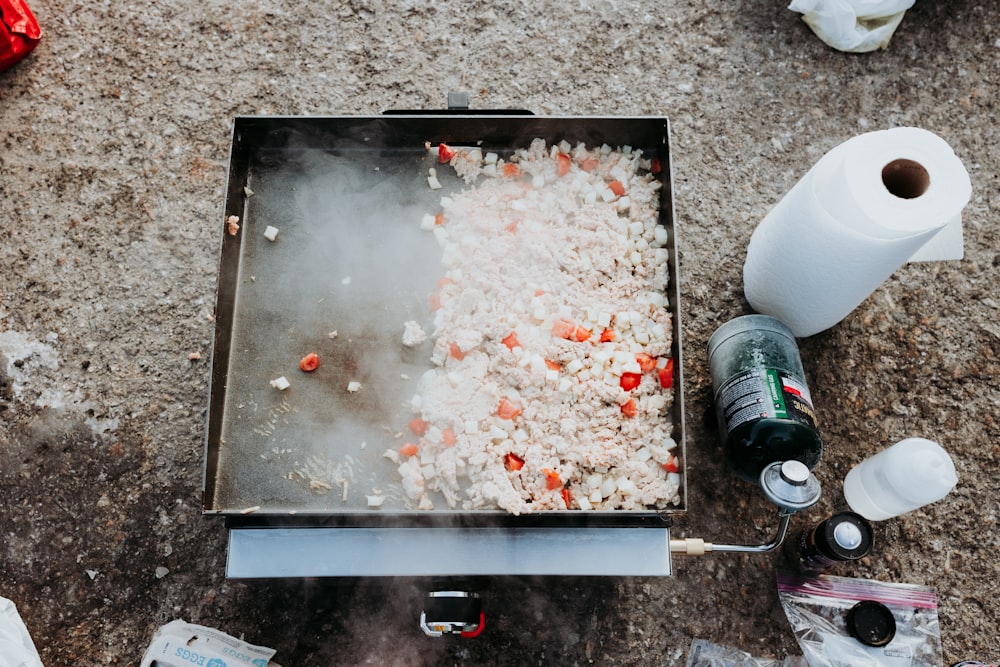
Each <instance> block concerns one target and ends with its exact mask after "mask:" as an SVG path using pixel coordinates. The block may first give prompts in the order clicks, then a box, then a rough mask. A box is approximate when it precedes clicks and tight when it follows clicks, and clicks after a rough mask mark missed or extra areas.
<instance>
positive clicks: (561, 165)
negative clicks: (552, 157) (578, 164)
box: [556, 153, 571, 176]
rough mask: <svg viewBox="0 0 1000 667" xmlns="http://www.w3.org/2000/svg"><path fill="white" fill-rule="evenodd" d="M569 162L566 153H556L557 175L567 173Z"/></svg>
mask: <svg viewBox="0 0 1000 667" xmlns="http://www.w3.org/2000/svg"><path fill="white" fill-rule="evenodd" d="M570 164H571V163H570V159H569V156H568V155H566V154H565V153H560V154H559V155H557V156H556V175H557V176H565V175H566V174H568V173H569V168H570Z"/></svg>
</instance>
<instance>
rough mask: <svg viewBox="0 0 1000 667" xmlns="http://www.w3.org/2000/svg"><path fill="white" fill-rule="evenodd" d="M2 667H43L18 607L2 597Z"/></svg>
mask: <svg viewBox="0 0 1000 667" xmlns="http://www.w3.org/2000/svg"><path fill="white" fill-rule="evenodd" d="M0 667H43V665H42V659H41V658H39V657H38V651H36V650H35V644H34V642H32V641H31V635H29V634H28V628H26V627H24V621H22V620H21V616H20V615H19V614H18V613H17V607H15V606H14V603H13V602H11V601H10V600H8V599H7V598H3V597H0Z"/></svg>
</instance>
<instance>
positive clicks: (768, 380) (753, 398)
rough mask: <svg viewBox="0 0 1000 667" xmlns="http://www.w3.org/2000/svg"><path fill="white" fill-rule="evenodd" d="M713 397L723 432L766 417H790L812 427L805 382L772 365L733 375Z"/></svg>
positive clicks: (814, 424) (810, 400) (813, 424)
mask: <svg viewBox="0 0 1000 667" xmlns="http://www.w3.org/2000/svg"><path fill="white" fill-rule="evenodd" d="M715 400H716V402H717V404H718V406H719V408H720V413H719V414H720V415H721V416H722V421H723V425H724V426H725V428H726V432H727V433H731V432H732V431H734V430H735V429H737V428H738V427H740V426H741V425H743V424H745V423H747V422H750V421H756V420H758V419H766V418H773V419H792V420H794V421H797V422H800V423H802V424H805V425H806V426H809V427H811V428H813V429H815V428H816V412H815V411H814V410H813V405H812V398H811V397H810V396H809V389H808V388H807V387H806V384H805V382H803V381H802V380H799V379H798V378H795V377H793V376H791V375H789V374H788V373H786V372H784V371H781V370H777V369H774V368H755V369H753V370H750V371H747V372H745V373H740V374H739V375H735V376H733V377H732V378H730V380H729V381H728V382H726V384H724V385H722V388H721V389H720V390H719V394H718V396H716V399H715Z"/></svg>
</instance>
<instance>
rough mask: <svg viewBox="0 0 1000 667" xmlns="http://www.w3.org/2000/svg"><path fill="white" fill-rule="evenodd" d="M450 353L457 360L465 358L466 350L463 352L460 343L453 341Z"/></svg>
mask: <svg viewBox="0 0 1000 667" xmlns="http://www.w3.org/2000/svg"><path fill="white" fill-rule="evenodd" d="M448 354H450V355H451V356H452V358H454V359H455V360H456V361H461V360H462V359H465V352H462V348H460V347H459V346H458V343H452V344H451V345H449V346H448Z"/></svg>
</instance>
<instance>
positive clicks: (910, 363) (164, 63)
mask: <svg viewBox="0 0 1000 667" xmlns="http://www.w3.org/2000/svg"><path fill="white" fill-rule="evenodd" d="M30 4H31V7H32V9H33V10H34V12H35V14H36V15H37V17H38V19H39V20H40V22H41V24H42V26H43V28H44V30H45V37H44V40H43V41H42V43H41V44H40V45H39V47H38V48H37V49H36V51H35V52H34V53H33V54H31V55H30V56H29V57H28V58H27V59H26V60H25V61H23V62H21V63H20V64H18V65H17V66H16V67H15V68H14V69H12V70H10V71H8V72H6V73H3V74H0V142H2V143H0V270H2V281H0V354H2V356H3V363H2V364H0V371H2V377H3V382H2V385H0V408H2V411H0V544H2V548H0V595H3V596H6V597H9V598H12V599H13V600H14V601H15V602H16V603H17V605H18V607H19V610H20V612H21V615H22V617H23V618H24V620H25V622H26V624H27V626H28V628H29V630H30V632H31V634H32V637H33V638H34V641H35V643H36V644H37V646H38V648H39V651H40V653H41V656H42V660H43V662H44V663H45V665H50V666H60V665H67V666H69V665H104V664H121V665H125V664H127V665H135V664H137V663H138V661H139V658H140V656H141V654H142V652H143V650H144V648H145V647H146V645H147V644H148V643H149V641H150V638H151V637H152V635H153V633H154V631H155V630H156V628H157V627H159V626H160V625H162V624H164V623H166V622H168V621H170V620H172V619H175V618H184V619H186V620H189V621H193V622H196V623H200V624H204V625H208V626H212V627H216V628H219V629H221V630H224V631H225V632H228V633H231V634H234V635H237V636H241V637H244V638H245V639H247V640H248V641H251V642H253V643H257V644H261V645H265V646H271V647H273V648H276V649H277V650H278V654H277V656H276V660H277V661H278V662H280V663H281V664H283V665H285V666H286V667H288V666H299V665H334V664H338V665H345V664H398V665H424V664H441V665H445V664H448V665H450V664H519V665H520V664H591V663H593V664H604V665H612V664H614V665H676V664H683V662H684V659H685V655H686V653H687V650H688V647H689V645H690V643H691V640H692V639H693V638H703V639H707V640H711V641H713V642H717V643H720V644H725V645H729V646H734V647H739V648H741V649H744V650H746V651H748V652H750V653H752V654H755V655H760V656H768V657H778V658H780V657H783V656H785V655H788V654H797V653H799V649H798V646H797V644H796V641H795V638H794V636H793V634H792V632H791V630H790V628H789V625H788V623H787V621H786V619H785V616H784V613H783V612H782V610H781V607H780V605H779V604H778V600H777V594H776V592H775V574H774V572H775V567H776V566H779V565H780V564H781V557H780V556H777V555H722V554H717V555H713V556H707V557H704V558H695V559H690V560H682V559H678V560H677V562H676V576H674V577H670V578H665V579H659V578H640V579H636V578H621V579H618V578H596V579H578V578H559V577H552V578H496V579H493V580H491V581H490V585H489V589H488V591H487V610H488V614H489V620H488V628H487V630H486V632H485V633H484V634H483V635H482V636H481V637H479V638H477V639H474V640H462V641H451V640H435V639H431V638H427V637H425V636H423V635H422V633H420V631H419V630H418V628H417V624H416V619H417V615H418V613H419V609H420V595H421V593H422V589H421V586H422V582H418V581H411V580H390V581H382V580H379V581H267V582H245V581H231V580H226V578H225V576H224V566H225V553H226V533H225V530H224V528H223V525H222V522H221V521H220V520H218V519H216V518H211V517H203V516H202V515H201V483H202V477H201V475H202V472H201V470H202V448H203V440H204V424H205V413H206V406H207V387H208V374H209V368H208V359H209V358H210V353H211V349H210V348H211V341H212V331H213V324H212V313H213V309H214V300H215V286H216V275H217V274H216V269H217V266H216V262H217V257H218V251H219V244H220V241H221V235H220V230H221V223H222V217H221V216H222V201H223V188H224V184H225V179H226V164H227V159H228V149H229V144H230V131H231V128H232V122H233V120H232V119H233V117H234V116H235V115H255V114H309V115H373V114H377V113H380V112H382V111H383V110H385V109H390V108H440V107H441V106H442V105H443V104H444V102H445V98H446V94H447V92H448V91H468V92H469V93H470V94H471V103H472V105H473V106H474V107H479V108H503V107H518V108H528V109H532V110H534V111H535V112H536V113H539V114H549V115H564V114H565V115H623V116H626V115H654V116H666V117H668V118H669V119H670V121H671V124H672V129H671V131H672V137H671V138H672V149H673V168H674V182H675V185H676V191H675V204H676V210H677V229H678V236H679V244H680V254H681V258H680V271H681V275H682V281H683V285H682V290H681V292H682V293H681V297H682V312H683V317H684V322H685V332H684V335H685V340H684V346H685V353H686V358H685V368H684V371H685V373H686V383H687V386H686V390H687V405H686V409H687V413H688V416H689V424H688V433H687V435H688V460H687V461H686V465H687V477H688V482H689V491H688V494H689V495H688V512H687V514H686V516H684V517H683V518H681V519H680V520H679V521H678V523H677V527H676V529H675V531H674V533H675V535H678V536H698V537H705V538H707V539H711V540H714V541H734V542H739V541H744V542H761V541H765V540H766V539H768V538H769V537H770V536H771V532H772V531H773V528H774V513H773V511H772V509H771V508H770V506H769V505H768V504H767V503H766V501H764V500H763V499H762V498H761V496H760V494H759V492H757V491H755V490H754V489H753V488H752V487H751V486H749V485H747V484H744V483H743V482H740V481H738V480H736V479H735V478H734V477H733V476H732V475H731V474H729V473H728V472H727V471H726V469H725V466H724V464H723V462H722V460H721V455H720V446H719V444H718V439H717V437H716V434H715V433H714V432H713V429H712V428H711V427H710V426H709V422H710V421H711V420H706V419H703V416H704V415H705V414H706V412H707V411H708V410H709V406H710V401H711V383H710V379H709V377H708V363H707V355H706V354H705V346H706V342H707V340H708V337H709V335H710V334H711V333H712V331H714V329H715V328H716V327H717V326H718V325H720V324H721V323H723V322H724V321H726V320H728V319H730V318H732V317H734V316H737V315H741V314H744V313H747V312H749V307H748V306H747V304H746V302H745V300H744V297H743V293H742V273H741V268H742V264H743V258H744V256H745V249H746V246H747V242H748V239H749V237H750V234H751V232H752V231H753V229H754V228H755V226H756V225H757V223H758V222H759V221H760V220H761V219H762V217H763V216H764V215H765V213H766V212H767V211H768V210H769V209H770V208H771V207H772V206H773V205H774V204H775V203H776V202H777V201H778V200H779V199H780V198H781V197H782V196H783V195H784V193H785V192H787V191H788V190H789V189H790V188H791V187H792V185H794V183H795V182H796V181H797V180H798V179H799V178H800V177H801V176H802V175H803V174H804V173H805V171H806V170H807V169H808V168H809V167H810V166H811V165H812V164H814V163H815V162H816V161H817V160H818V159H819V158H820V157H821V156H822V155H823V154H825V153H826V152H827V151H828V150H830V149H831V148H832V147H834V146H835V145H837V144H839V143H841V142H842V141H844V140H846V139H848V138H850V137H852V136H854V135H856V134H859V133H861V132H864V131H867V130H874V129H881V128H888V127H893V126H899V125H915V126H919V127H924V128H926V129H929V130H931V131H933V132H935V133H937V134H939V135H940V136H942V137H943V138H944V139H946V140H947V141H948V142H949V143H950V144H951V146H952V147H953V148H954V149H955V151H956V153H957V154H958V156H959V157H960V158H961V159H962V161H963V162H964V164H965V165H966V166H967V168H968V170H969V173H970V174H971V177H972V182H973V195H972V200H971V201H970V203H969V205H968V207H967V208H966V209H965V213H964V226H965V234H966V236H965V252H966V255H965V259H964V260H962V261H955V262H945V263H920V264H910V265H907V266H905V267H903V268H901V269H900V270H898V271H897V272H896V273H895V274H894V275H893V276H892V277H891V278H890V279H889V280H888V281H886V283H885V284H883V285H882V286H881V287H880V288H879V289H878V290H877V291H876V292H875V293H874V294H872V296H871V297H870V298H868V299H867V300H866V301H864V303H862V304H861V305H860V306H859V307H858V308H857V309H856V310H855V311H854V312H853V313H851V314H850V315H849V316H848V317H847V318H846V319H845V320H844V321H843V322H841V323H840V324H839V325H837V326H835V327H833V328H832V329H830V330H828V331H826V332H823V333H821V334H818V335H816V336H813V337H810V338H807V339H804V340H802V341H800V349H801V353H802V357H803V360H804V363H805V366H806V372H807V376H808V380H809V383H810V387H811V389H812V393H813V399H814V402H815V405H816V408H817V411H818V413H819V415H820V419H821V428H822V433H823V437H824V440H825V443H826V452H825V455H824V460H823V462H822V463H821V464H820V466H819V467H818V468H817V470H816V472H817V475H818V476H819V478H820V480H821V482H822V483H823V484H824V486H825V488H826V493H825V494H824V498H823V500H821V501H820V504H819V505H818V506H817V507H816V508H814V509H812V510H810V511H808V512H806V513H803V514H802V515H801V516H796V517H794V519H793V528H802V527H803V526H804V525H806V524H808V523H810V522H812V521H814V520H818V519H819V518H821V517H822V516H824V514H826V513H828V512H830V511H831V510H833V509H834V508H835V507H839V506H842V498H841V497H840V493H839V488H840V487H839V483H840V480H842V479H843V476H844V475H845V474H846V473H847V471H848V470H849V469H850V468H851V466H852V465H854V464H855V463H857V462H858V461H860V460H862V459H863V458H865V457H866V456H869V455H871V454H873V453H875V452H876V451H878V450H880V449H881V448H883V447H885V446H887V445H889V444H891V443H893V442H896V441H898V440H900V439H902V438H904V437H908V436H924V437H928V438H931V439H936V440H938V441H940V442H941V443H942V444H943V445H944V446H945V448H946V449H948V451H949V452H951V454H952V455H953V457H954V459H955V462H956V466H957V469H958V474H959V477H960V481H959V484H958V487H957V488H956V489H955V490H954V492H953V493H952V494H951V495H949V496H948V497H947V498H946V499H945V500H943V501H941V502H938V503H936V504H933V505H931V506H928V507H926V508H924V509H922V510H920V511H917V512H914V513H911V514H908V515H905V516H903V517H899V518H897V519H894V520H890V521H886V522H883V523H879V524H877V526H876V540H877V546H876V548H875V550H874V551H873V553H872V554H871V555H870V556H869V557H867V558H865V559H864V560H863V561H861V562H860V563H859V564H857V565H855V566H853V567H849V568H845V569H844V570H842V571H840V572H838V573H839V574H842V575H845V576H853V577H862V578H870V579H876V580H879V581H886V582H905V583H914V584H924V585H929V586H932V587H933V588H934V589H935V590H936V592H937V594H938V596H939V605H940V606H939V609H938V612H939V616H940V633H941V640H942V643H943V648H944V657H945V663H946V664H949V663H951V662H952V661H955V660H959V659H963V658H979V659H983V660H993V661H995V660H998V659H1000V640H998V637H1000V612H998V606H997V604H996V600H997V598H998V593H1000V585H998V581H1000V558H998V557H997V554H998V547H1000V540H998V537H997V526H996V521H997V509H998V495H997V479H998V473H997V466H998V458H1000V426H998V418H997V412H998V408H1000V381H998V379H997V378H998V377H1000V360H998V349H1000V340H998V338H1000V323H998V322H1000V318H998V303H1000V296H998V295H997V292H996V289H997V285H998V284H1000V269H998V265H1000V254H998V248H1000V242H998V241H1000V236H998V231H997V225H996V218H997V215H998V212H1000V187H998V177H997V174H998V172H1000V139H998V137H1000V135H998V132H997V130H996V122H997V90H998V86H1000V65H998V63H1000V6H998V5H997V4H995V3H992V2H982V1H981V0H951V1H949V2H932V1H930V0H917V3H916V5H915V6H914V7H913V8H912V9H911V10H910V11H909V12H908V13H907V14H906V16H905V18H904V20H903V23H902V25H901V27H900V29H899V30H898V32H897V33H896V35H895V36H894V38H893V39H892V41H891V43H890V44H889V46H888V48H887V49H885V50H883V51H878V52H874V53H870V54H866V55H848V54H843V53H839V52H836V51H833V50H831V49H830V48H828V47H827V46H825V45H824V44H823V43H822V42H821V41H820V40H819V39H817V38H816V37H815V36H814V35H813V34H812V32H811V31H810V30H809V29H808V27H807V26H805V25H804V24H803V23H802V21H801V20H800V18H799V15H797V14H795V13H793V12H790V11H788V10H787V9H786V8H785V6H784V5H783V3H781V2H762V1H746V2H737V3H716V2H683V1H674V0H663V1H661V2H656V3H649V2H632V1H631V0H585V1H580V0H577V1H570V2H558V3H557V2H542V3H530V2H521V1H518V0H505V1H502V2H492V3H491V2H483V1H481V0H472V1H470V2H453V3H444V2H436V3H435V2H422V1H417V0H406V1H404V2H397V3H389V2H379V1H378V0H344V1H341V2H314V3H302V2H291V1H289V0H268V1H265V2H261V1H258V0H250V1H248V2H240V3H232V2H220V1H218V0H207V1H204V2H191V1H183V0H182V1H179V2H171V3H166V2H151V1H149V0H136V1H134V2H128V3H126V2H116V1H112V0H107V1H100V2H72V1H64V0H34V1H32V2H31V3H30ZM199 355H200V358H199ZM401 557H405V554H401Z"/></svg>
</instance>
